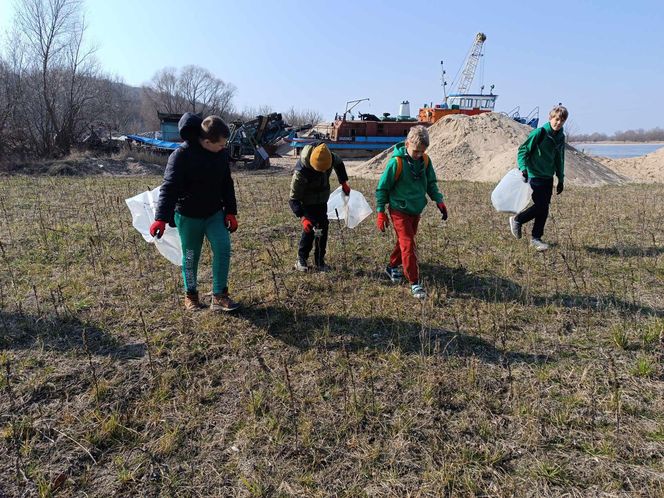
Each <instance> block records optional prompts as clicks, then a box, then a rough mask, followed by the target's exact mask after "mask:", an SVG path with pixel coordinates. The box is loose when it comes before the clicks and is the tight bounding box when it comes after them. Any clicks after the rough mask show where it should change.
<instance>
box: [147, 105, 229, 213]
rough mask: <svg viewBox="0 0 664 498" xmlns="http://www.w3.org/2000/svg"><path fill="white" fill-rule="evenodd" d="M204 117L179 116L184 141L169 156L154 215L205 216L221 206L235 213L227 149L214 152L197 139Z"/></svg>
mask: <svg viewBox="0 0 664 498" xmlns="http://www.w3.org/2000/svg"><path fill="white" fill-rule="evenodd" d="M202 122H203V120H202V119H201V118H200V117H199V116H197V115H195V114H191V113H189V112H188V113H186V114H184V115H183V116H182V118H180V122H179V123H178V128H179V130H180V136H181V137H182V139H183V140H184V141H185V142H184V143H183V144H182V145H181V146H180V148H179V149H177V150H175V152H173V153H172V154H171V155H170V157H169V158H168V164H167V165H166V171H164V183H163V184H162V185H161V190H160V192H159V205H158V206H157V212H156V213H155V219H157V220H163V221H168V222H170V223H172V222H173V214H174V212H175V211H177V212H178V213H180V214H182V215H184V216H189V217H191V218H207V217H208V216H212V215H213V214H215V213H216V212H217V211H219V210H221V209H223V210H224V212H225V213H226V214H237V203H236V201H235V187H234V186H233V179H232V178H231V170H230V166H229V159H228V152H227V151H226V150H225V149H223V150H221V151H220V152H217V153H214V152H210V151H208V150H206V149H204V148H203V147H202V146H201V144H200V143H199V141H198V138H199V135H200V130H201V123H202Z"/></svg>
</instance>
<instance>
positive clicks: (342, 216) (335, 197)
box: [327, 187, 373, 228]
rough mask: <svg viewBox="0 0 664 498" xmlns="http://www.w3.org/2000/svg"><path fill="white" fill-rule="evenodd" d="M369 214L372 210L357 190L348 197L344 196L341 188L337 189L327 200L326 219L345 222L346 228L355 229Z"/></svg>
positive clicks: (352, 191)
mask: <svg viewBox="0 0 664 498" xmlns="http://www.w3.org/2000/svg"><path fill="white" fill-rule="evenodd" d="M371 213H373V209H371V206H369V203H368V202H367V200H366V199H365V198H364V196H363V195H362V192H360V191H358V190H351V191H350V195H346V194H344V191H343V190H342V189H341V187H338V188H337V189H336V190H335V191H334V192H332V193H331V194H330V198H329V199H328V200H327V218H328V219H329V220H345V222H346V226H347V227H348V228H355V227H356V226H357V225H359V224H360V222H361V221H362V220H363V219H364V218H366V217H367V216H369V215H370V214H371Z"/></svg>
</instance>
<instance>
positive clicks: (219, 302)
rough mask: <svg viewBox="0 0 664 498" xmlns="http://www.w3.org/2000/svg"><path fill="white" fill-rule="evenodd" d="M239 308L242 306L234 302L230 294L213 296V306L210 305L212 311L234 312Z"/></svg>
mask: <svg viewBox="0 0 664 498" xmlns="http://www.w3.org/2000/svg"><path fill="white" fill-rule="evenodd" d="M239 307H240V304H239V303H236V302H235V301H233V300H232V299H231V297H230V296H229V295H228V293H225V294H212V304H211V305H210V309H211V310H212V311H234V310H236V309H238V308H239Z"/></svg>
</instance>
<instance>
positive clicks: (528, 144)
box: [517, 122, 565, 182]
mask: <svg viewBox="0 0 664 498" xmlns="http://www.w3.org/2000/svg"><path fill="white" fill-rule="evenodd" d="M517 161H518V163H519V169H520V170H521V171H523V170H526V171H527V172H528V176H529V177H531V178H553V175H554V174H555V175H556V176H557V177H558V181H560V182H562V181H563V178H564V177H565V134H564V133H563V130H562V129H560V130H558V131H557V132H554V131H553V129H552V128H551V124H550V123H549V122H547V123H545V124H544V126H542V127H540V128H537V129H535V130H533V131H531V132H530V135H528V139H527V140H526V141H525V142H524V143H523V144H521V147H519V152H518V153H517Z"/></svg>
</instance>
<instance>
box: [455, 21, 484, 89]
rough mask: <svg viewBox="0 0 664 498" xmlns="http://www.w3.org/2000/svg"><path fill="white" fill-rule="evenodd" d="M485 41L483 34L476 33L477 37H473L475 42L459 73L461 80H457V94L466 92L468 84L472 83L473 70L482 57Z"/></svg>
mask: <svg viewBox="0 0 664 498" xmlns="http://www.w3.org/2000/svg"><path fill="white" fill-rule="evenodd" d="M485 41H486V35H485V34H484V33H477V35H475V41H473V46H472V47H471V49H470V53H469V54H468V59H466V62H465V64H464V68H463V71H462V73H461V78H460V79H459V86H458V88H457V93H460V94H461V93H467V92H468V89H469V88H470V84H471V83H472V82H473V78H474V77H475V70H476V69H477V65H478V64H479V62H480V57H482V48H483V47H484V42H485Z"/></svg>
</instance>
